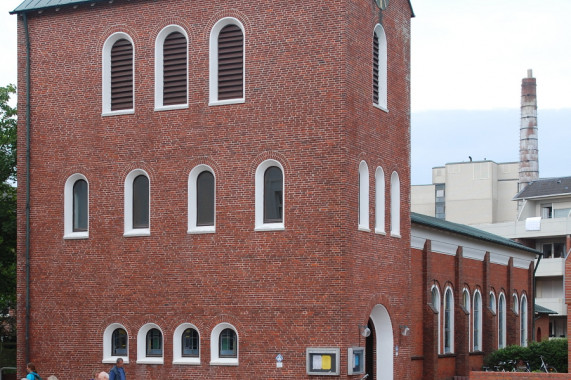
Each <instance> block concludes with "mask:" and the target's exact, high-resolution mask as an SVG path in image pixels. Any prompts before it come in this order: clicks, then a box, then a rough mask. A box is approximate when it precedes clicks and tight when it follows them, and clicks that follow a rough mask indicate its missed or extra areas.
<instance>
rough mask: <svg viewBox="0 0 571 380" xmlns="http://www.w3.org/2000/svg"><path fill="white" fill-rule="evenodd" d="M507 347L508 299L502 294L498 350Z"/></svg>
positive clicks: (499, 305) (499, 311) (499, 309)
mask: <svg viewBox="0 0 571 380" xmlns="http://www.w3.org/2000/svg"><path fill="white" fill-rule="evenodd" d="M505 346H506V297H505V296H504V294H503V293H500V297H499V299H498V348H504V347H505Z"/></svg>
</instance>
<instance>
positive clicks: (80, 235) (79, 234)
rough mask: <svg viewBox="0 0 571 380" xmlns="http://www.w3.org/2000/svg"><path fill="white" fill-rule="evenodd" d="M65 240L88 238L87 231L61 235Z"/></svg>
mask: <svg viewBox="0 0 571 380" xmlns="http://www.w3.org/2000/svg"><path fill="white" fill-rule="evenodd" d="M63 238H64V239H65V240H79V239H88V238H89V232H87V231H86V232H70V233H67V234H65V235H63Z"/></svg>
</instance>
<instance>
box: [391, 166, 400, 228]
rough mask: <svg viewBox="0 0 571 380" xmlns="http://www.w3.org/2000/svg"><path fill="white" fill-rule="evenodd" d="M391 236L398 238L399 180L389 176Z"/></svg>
mask: <svg viewBox="0 0 571 380" xmlns="http://www.w3.org/2000/svg"><path fill="white" fill-rule="evenodd" d="M391 235H393V236H400V179H399V175H398V174H397V172H393V174H391Z"/></svg>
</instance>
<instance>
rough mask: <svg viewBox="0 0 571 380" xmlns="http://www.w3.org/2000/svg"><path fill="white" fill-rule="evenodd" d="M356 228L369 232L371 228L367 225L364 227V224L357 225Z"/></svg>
mask: <svg viewBox="0 0 571 380" xmlns="http://www.w3.org/2000/svg"><path fill="white" fill-rule="evenodd" d="M357 229H358V230H359V231H363V232H371V229H370V228H369V227H365V226H359V227H357Z"/></svg>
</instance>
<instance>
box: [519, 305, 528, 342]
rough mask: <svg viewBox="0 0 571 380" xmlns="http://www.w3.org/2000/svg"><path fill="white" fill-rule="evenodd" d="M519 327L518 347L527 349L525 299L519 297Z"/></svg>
mask: <svg viewBox="0 0 571 380" xmlns="http://www.w3.org/2000/svg"><path fill="white" fill-rule="evenodd" d="M519 319H520V321H519V325H520V334H519V336H520V346H522V347H527V323H528V322H527V297H526V296H525V294H522V295H521V308H520V312H519Z"/></svg>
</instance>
